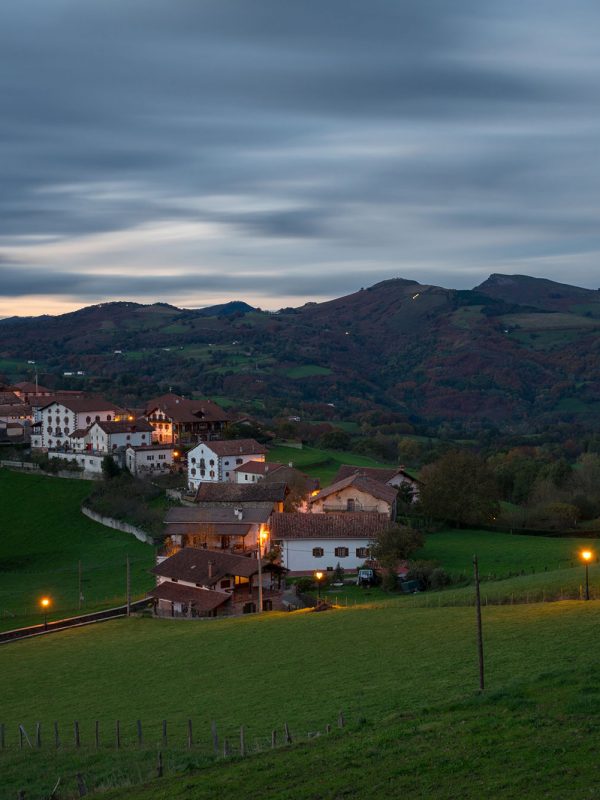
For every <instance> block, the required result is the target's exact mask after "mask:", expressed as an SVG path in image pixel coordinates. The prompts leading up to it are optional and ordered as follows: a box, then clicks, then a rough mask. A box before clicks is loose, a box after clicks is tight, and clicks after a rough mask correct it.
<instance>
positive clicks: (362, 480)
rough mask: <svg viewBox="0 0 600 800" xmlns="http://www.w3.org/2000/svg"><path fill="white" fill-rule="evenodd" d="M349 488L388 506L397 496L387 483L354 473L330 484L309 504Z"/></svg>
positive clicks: (312, 498) (395, 491)
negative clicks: (381, 501)
mask: <svg viewBox="0 0 600 800" xmlns="http://www.w3.org/2000/svg"><path fill="white" fill-rule="evenodd" d="M350 487H352V488H353V489H356V490H357V491H359V492H364V493H365V494H369V495H371V497H375V498H376V499H377V500H383V501H385V502H386V503H389V504H390V505H392V504H393V503H394V501H395V500H396V498H397V496H398V492H397V490H396V489H395V488H394V487H393V486H389V485H388V484H387V483H381V482H380V481H374V480H372V479H371V478H366V477H364V476H363V475H360V474H358V473H355V474H354V475H349V476H348V477H347V478H344V479H343V480H341V481H337V483H332V484H331V485H330V486H327V487H326V488H325V489H321V491H320V492H319V494H316V495H315V496H314V497H311V499H310V502H311V503H314V502H316V501H318V500H324V499H325V498H326V497H329V496H330V495H332V494H336V493H337V492H341V491H342V490H343V489H348V488H350Z"/></svg>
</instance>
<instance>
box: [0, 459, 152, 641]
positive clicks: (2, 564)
mask: <svg viewBox="0 0 600 800" xmlns="http://www.w3.org/2000/svg"><path fill="white" fill-rule="evenodd" d="M89 490H90V484H89V482H88V481H81V480H65V479H60V478H49V477H45V476H40V475H24V474H20V473H16V472H10V471H9V470H6V469H2V470H0V508H1V509H2V525H1V528H0V531H1V533H0V576H1V580H0V613H1V614H2V618H0V627H2V628H4V629H6V628H14V627H19V626H21V625H25V624H29V623H33V622H39V621H40V614H39V612H38V606H37V603H38V600H39V598H40V596H42V595H44V594H47V595H49V596H50V597H51V598H52V601H53V605H52V614H50V615H49V616H50V618H60V617H62V616H65V615H66V614H69V613H71V612H73V611H76V610H77V588H78V561H79V560H81V562H82V570H83V594H84V596H85V603H84V608H86V609H91V608H94V607H98V606H100V605H106V604H111V603H114V602H122V601H123V599H124V593H125V592H124V590H125V558H126V555H127V554H129V557H130V558H131V561H132V570H131V577H132V590H133V593H134V595H138V594H141V593H142V592H143V591H144V590H145V589H146V588H147V587H149V586H150V585H151V584H152V578H151V576H150V575H149V574H148V569H149V568H150V567H151V565H152V560H153V551H152V548H151V547H150V546H148V545H146V544H142V543H141V542H138V541H137V540H136V539H135V538H134V537H133V536H130V535H128V534H125V533H120V532H119V531H112V530H109V529H108V528H105V527H104V526H102V525H99V524H97V523H95V522H92V521H91V520H89V519H87V517H84V516H83V515H82V514H81V512H80V510H79V508H80V506H81V503H82V501H83V500H84V499H85V497H86V496H87V494H88V492H89ZM7 611H8V612H10V613H11V614H15V615H16V616H15V617H10V616H6V615H5V612H7Z"/></svg>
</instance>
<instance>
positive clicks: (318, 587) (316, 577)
mask: <svg viewBox="0 0 600 800" xmlns="http://www.w3.org/2000/svg"><path fill="white" fill-rule="evenodd" d="M322 578H323V573H322V572H321V571H320V570H319V571H318V572H315V580H316V582H317V597H318V599H319V600H320V599H321V580H322Z"/></svg>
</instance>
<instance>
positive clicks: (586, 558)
mask: <svg viewBox="0 0 600 800" xmlns="http://www.w3.org/2000/svg"><path fill="white" fill-rule="evenodd" d="M592 556H593V553H592V551H591V550H583V551H582V553H581V558H582V559H583V563H584V564H585V599H586V600H589V599H590V575H589V566H590V561H591V560H592Z"/></svg>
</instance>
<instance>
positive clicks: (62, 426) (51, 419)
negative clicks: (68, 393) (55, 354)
mask: <svg viewBox="0 0 600 800" xmlns="http://www.w3.org/2000/svg"><path fill="white" fill-rule="evenodd" d="M120 413H121V409H120V408H119V407H118V406H117V405H115V404H114V403H111V402H110V401H108V400H104V398H102V397H92V396H87V397H83V396H75V397H61V398H60V399H58V398H57V399H54V400H53V401H52V402H50V403H49V404H47V405H45V406H43V407H42V408H40V409H39V422H40V423H41V425H39V426H38V427H37V430H36V433H37V434H38V435H37V436H36V437H35V443H34V438H33V437H32V442H31V446H32V448H33V447H41V448H47V449H52V448H55V447H63V446H65V445H69V436H70V435H71V434H72V433H73V432H74V431H76V430H82V429H86V428H89V426H90V425H91V424H92V423H93V422H110V421H112V420H114V419H115V417H118V416H119V415H120Z"/></svg>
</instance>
